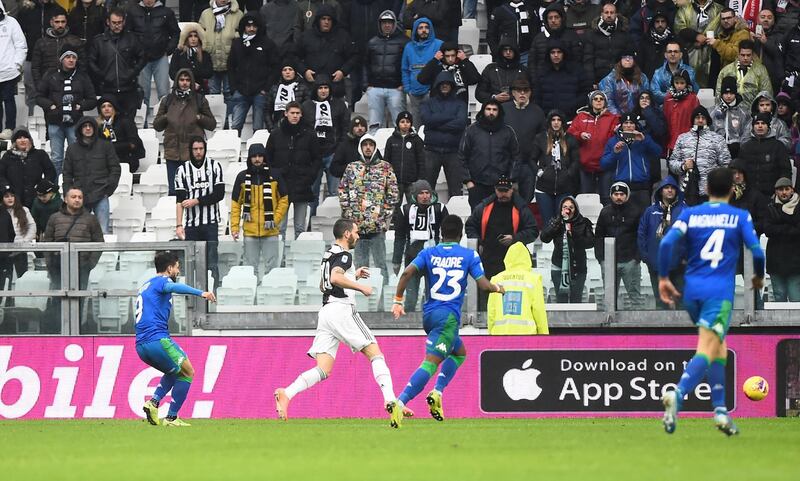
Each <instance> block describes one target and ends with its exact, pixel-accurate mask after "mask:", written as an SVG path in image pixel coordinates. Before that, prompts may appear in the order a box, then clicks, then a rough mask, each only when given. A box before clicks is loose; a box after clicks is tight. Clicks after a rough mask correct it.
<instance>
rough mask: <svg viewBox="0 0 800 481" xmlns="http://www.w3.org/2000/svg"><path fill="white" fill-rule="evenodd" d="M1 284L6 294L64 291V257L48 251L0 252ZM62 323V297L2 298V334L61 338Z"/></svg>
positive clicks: (0, 331)
mask: <svg viewBox="0 0 800 481" xmlns="http://www.w3.org/2000/svg"><path fill="white" fill-rule="evenodd" d="M0 282H1V283H2V290H14V291H28V292H34V291H39V292H41V291H49V290H57V289H61V257H60V255H59V254H57V253H53V252H44V251H30V252H0ZM0 296H1V294H0ZM61 319H62V316H61V300H60V298H58V297H47V296H37V297H28V296H24V295H18V296H15V297H2V298H0V333H2V334H61Z"/></svg>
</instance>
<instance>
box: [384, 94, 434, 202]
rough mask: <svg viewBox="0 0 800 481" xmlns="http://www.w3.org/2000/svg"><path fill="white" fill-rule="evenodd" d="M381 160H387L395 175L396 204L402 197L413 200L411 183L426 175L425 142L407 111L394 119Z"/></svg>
mask: <svg viewBox="0 0 800 481" xmlns="http://www.w3.org/2000/svg"><path fill="white" fill-rule="evenodd" d="M383 160H385V161H386V162H389V163H390V164H391V165H392V169H394V175H395V176H396V177H397V189H398V197H397V198H398V201H397V202H398V204H397V208H398V209H399V208H400V204H402V203H403V197H405V198H406V200H407V201H408V202H413V201H414V195H413V194H412V193H411V185H412V184H413V183H415V182H416V181H418V180H420V179H424V178H425V176H426V175H427V172H426V171H425V167H426V165H425V144H424V142H423V141H422V139H421V138H419V136H417V132H416V131H415V130H414V118H413V117H412V116H411V113H410V112H408V111H405V110H404V111H403V112H400V113H399V114H398V115H397V119H396V120H395V130H394V132H392V135H391V137H389V138H388V139H387V140H386V147H384V149H383Z"/></svg>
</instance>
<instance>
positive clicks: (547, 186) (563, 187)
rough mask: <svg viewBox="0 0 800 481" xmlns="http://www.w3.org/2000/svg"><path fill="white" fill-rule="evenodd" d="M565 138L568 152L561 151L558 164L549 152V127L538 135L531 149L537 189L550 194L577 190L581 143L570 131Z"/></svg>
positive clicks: (571, 192)
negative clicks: (558, 164)
mask: <svg viewBox="0 0 800 481" xmlns="http://www.w3.org/2000/svg"><path fill="white" fill-rule="evenodd" d="M562 118H563V117H562ZM564 140H565V141H566V143H567V152H566V153H564V152H561V165H560V166H556V164H555V163H554V161H553V156H552V154H548V153H547V150H548V145H547V129H545V130H544V131H543V132H539V134H538V135H536V139H535V140H534V141H533V149H532V150H531V162H532V163H533V165H534V169H535V170H536V172H537V173H536V176H537V180H536V190H537V191H541V192H544V193H545V194H550V195H561V194H573V193H575V192H576V190H577V186H578V182H579V179H580V168H581V159H580V145H579V144H578V141H577V139H575V137H573V136H572V135H570V134H568V133H564Z"/></svg>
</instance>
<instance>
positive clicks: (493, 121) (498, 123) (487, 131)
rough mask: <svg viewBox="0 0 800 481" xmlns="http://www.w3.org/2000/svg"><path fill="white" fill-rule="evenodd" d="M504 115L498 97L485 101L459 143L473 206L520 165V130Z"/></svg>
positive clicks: (459, 151)
mask: <svg viewBox="0 0 800 481" xmlns="http://www.w3.org/2000/svg"><path fill="white" fill-rule="evenodd" d="M504 118H505V113H504V112H503V107H502V105H500V103H499V102H498V101H496V100H490V101H488V102H486V103H484V104H483V107H481V111H480V112H478V114H477V115H476V118H475V123H473V124H472V125H470V126H469V127H467V129H466V130H465V131H464V136H463V137H462V138H461V143H460V144H459V146H458V158H459V159H460V160H461V163H462V165H463V166H464V173H465V174H466V177H465V178H464V184H465V185H466V186H467V190H468V192H469V205H470V207H471V208H473V209H474V208H475V206H477V205H478V204H479V203H480V202H481V201H482V200H483V199H485V198H486V197H489V196H490V195H492V191H493V190H494V187H493V186H494V185H495V184H496V183H497V179H498V178H499V177H500V176H505V177H507V178H512V177H514V175H515V174H516V173H517V169H518V168H519V165H518V164H519V162H520V160H521V159H520V158H519V141H518V139H517V134H516V132H514V129H512V128H511V127H509V126H508V125H506V123H505V120H504ZM426 135H427V133H426ZM576 150H577V149H576ZM498 272H499V271H498Z"/></svg>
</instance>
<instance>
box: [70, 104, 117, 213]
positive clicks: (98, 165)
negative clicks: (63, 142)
mask: <svg viewBox="0 0 800 481" xmlns="http://www.w3.org/2000/svg"><path fill="white" fill-rule="evenodd" d="M87 123H89V124H92V126H93V127H94V136H93V137H92V138H91V139H89V141H88V142H86V141H84V140H83V139H82V137H83V136H82V135H81V127H82V126H83V125H85V124H87ZM98 130H99V129H98V128H97V122H96V121H95V120H94V119H93V118H90V117H83V118H82V119H80V120H79V121H78V123H77V124H76V125H75V136H76V137H77V139H78V140H77V141H76V142H75V143H74V144H70V146H69V147H67V153H66V154H65V155H64V189H63V190H62V192H67V191H68V190H69V188H70V187H73V186H75V187H80V188H81V190H83V202H84V204H94V203H95V202H97V201H98V200H100V199H102V198H103V197H111V195H112V194H113V193H114V191H115V190H117V185H119V176H120V173H121V170H120V167H119V159H117V153H116V152H115V151H114V147H113V146H112V145H111V143H110V142H106V141H104V140H100V137H99V135H98V133H99V132H98Z"/></svg>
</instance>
